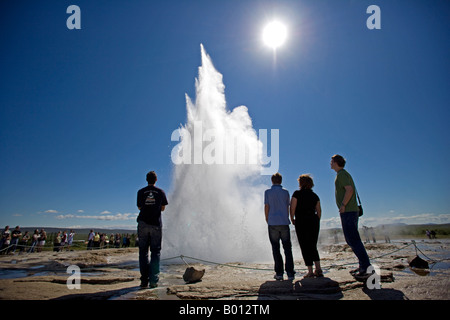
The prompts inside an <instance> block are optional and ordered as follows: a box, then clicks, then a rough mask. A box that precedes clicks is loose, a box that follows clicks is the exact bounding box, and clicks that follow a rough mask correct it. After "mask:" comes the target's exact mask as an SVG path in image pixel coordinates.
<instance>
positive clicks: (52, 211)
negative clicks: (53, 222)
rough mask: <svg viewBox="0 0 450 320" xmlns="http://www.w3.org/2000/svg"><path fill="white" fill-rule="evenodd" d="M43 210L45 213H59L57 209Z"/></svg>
mask: <svg viewBox="0 0 450 320" xmlns="http://www.w3.org/2000/svg"><path fill="white" fill-rule="evenodd" d="M44 212H45V213H59V212H58V210H53V209H50V210H45V211H44Z"/></svg>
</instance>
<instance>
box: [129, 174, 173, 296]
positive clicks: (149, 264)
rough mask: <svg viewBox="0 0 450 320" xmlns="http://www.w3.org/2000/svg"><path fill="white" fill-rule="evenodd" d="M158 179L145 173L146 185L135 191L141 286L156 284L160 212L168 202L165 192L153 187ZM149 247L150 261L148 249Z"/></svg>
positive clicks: (160, 229)
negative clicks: (137, 210)
mask: <svg viewBox="0 0 450 320" xmlns="http://www.w3.org/2000/svg"><path fill="white" fill-rule="evenodd" d="M157 180H158V178H157V176H156V173H155V172H154V171H150V172H149V173H147V182H148V186H147V187H145V188H142V189H140V190H139V191H138V193H137V207H138V209H139V210H140V212H139V216H138V218H137V222H138V238H139V269H140V272H141V287H142V288H146V287H148V284H149V282H150V287H151V288H155V287H157V286H158V280H159V260H160V254H161V241H162V222H161V212H162V211H164V209H165V207H166V205H167V204H168V202H167V198H166V194H165V192H164V191H163V190H162V189H160V188H157V187H155V183H156V181H157ZM149 249H150V252H151V256H150V261H149V257H148V251H149Z"/></svg>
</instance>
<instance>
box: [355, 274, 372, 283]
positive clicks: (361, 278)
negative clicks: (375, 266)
mask: <svg viewBox="0 0 450 320" xmlns="http://www.w3.org/2000/svg"><path fill="white" fill-rule="evenodd" d="M353 277H355V279H356V280H358V281H362V282H364V281H366V280H367V279H368V278H369V277H370V274H369V273H367V272H358V273H355V274H353Z"/></svg>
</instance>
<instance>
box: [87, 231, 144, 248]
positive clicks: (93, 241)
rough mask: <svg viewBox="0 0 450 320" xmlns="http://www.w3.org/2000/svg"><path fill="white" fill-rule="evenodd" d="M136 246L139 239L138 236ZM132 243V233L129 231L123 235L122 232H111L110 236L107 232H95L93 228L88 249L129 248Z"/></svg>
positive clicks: (89, 236)
mask: <svg viewBox="0 0 450 320" xmlns="http://www.w3.org/2000/svg"><path fill="white" fill-rule="evenodd" d="M135 241H136V244H135V245H136V246H137V243H138V239H137V238H136V240H135ZM130 244H131V235H130V234H129V233H127V234H125V235H121V234H120V233H116V234H114V233H111V235H110V236H109V237H108V235H107V234H106V233H99V232H94V230H91V231H90V232H89V235H88V241H87V249H88V250H93V249H105V248H120V247H121V246H122V248H128V247H130Z"/></svg>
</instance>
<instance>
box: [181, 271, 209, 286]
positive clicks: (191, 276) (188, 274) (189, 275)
mask: <svg viewBox="0 0 450 320" xmlns="http://www.w3.org/2000/svg"><path fill="white" fill-rule="evenodd" d="M204 274H205V269H203V270H197V269H195V268H194V267H189V268H186V271H185V272H184V275H183V280H184V281H185V282H186V283H194V282H198V281H201V279H202V277H203V275H204Z"/></svg>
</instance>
